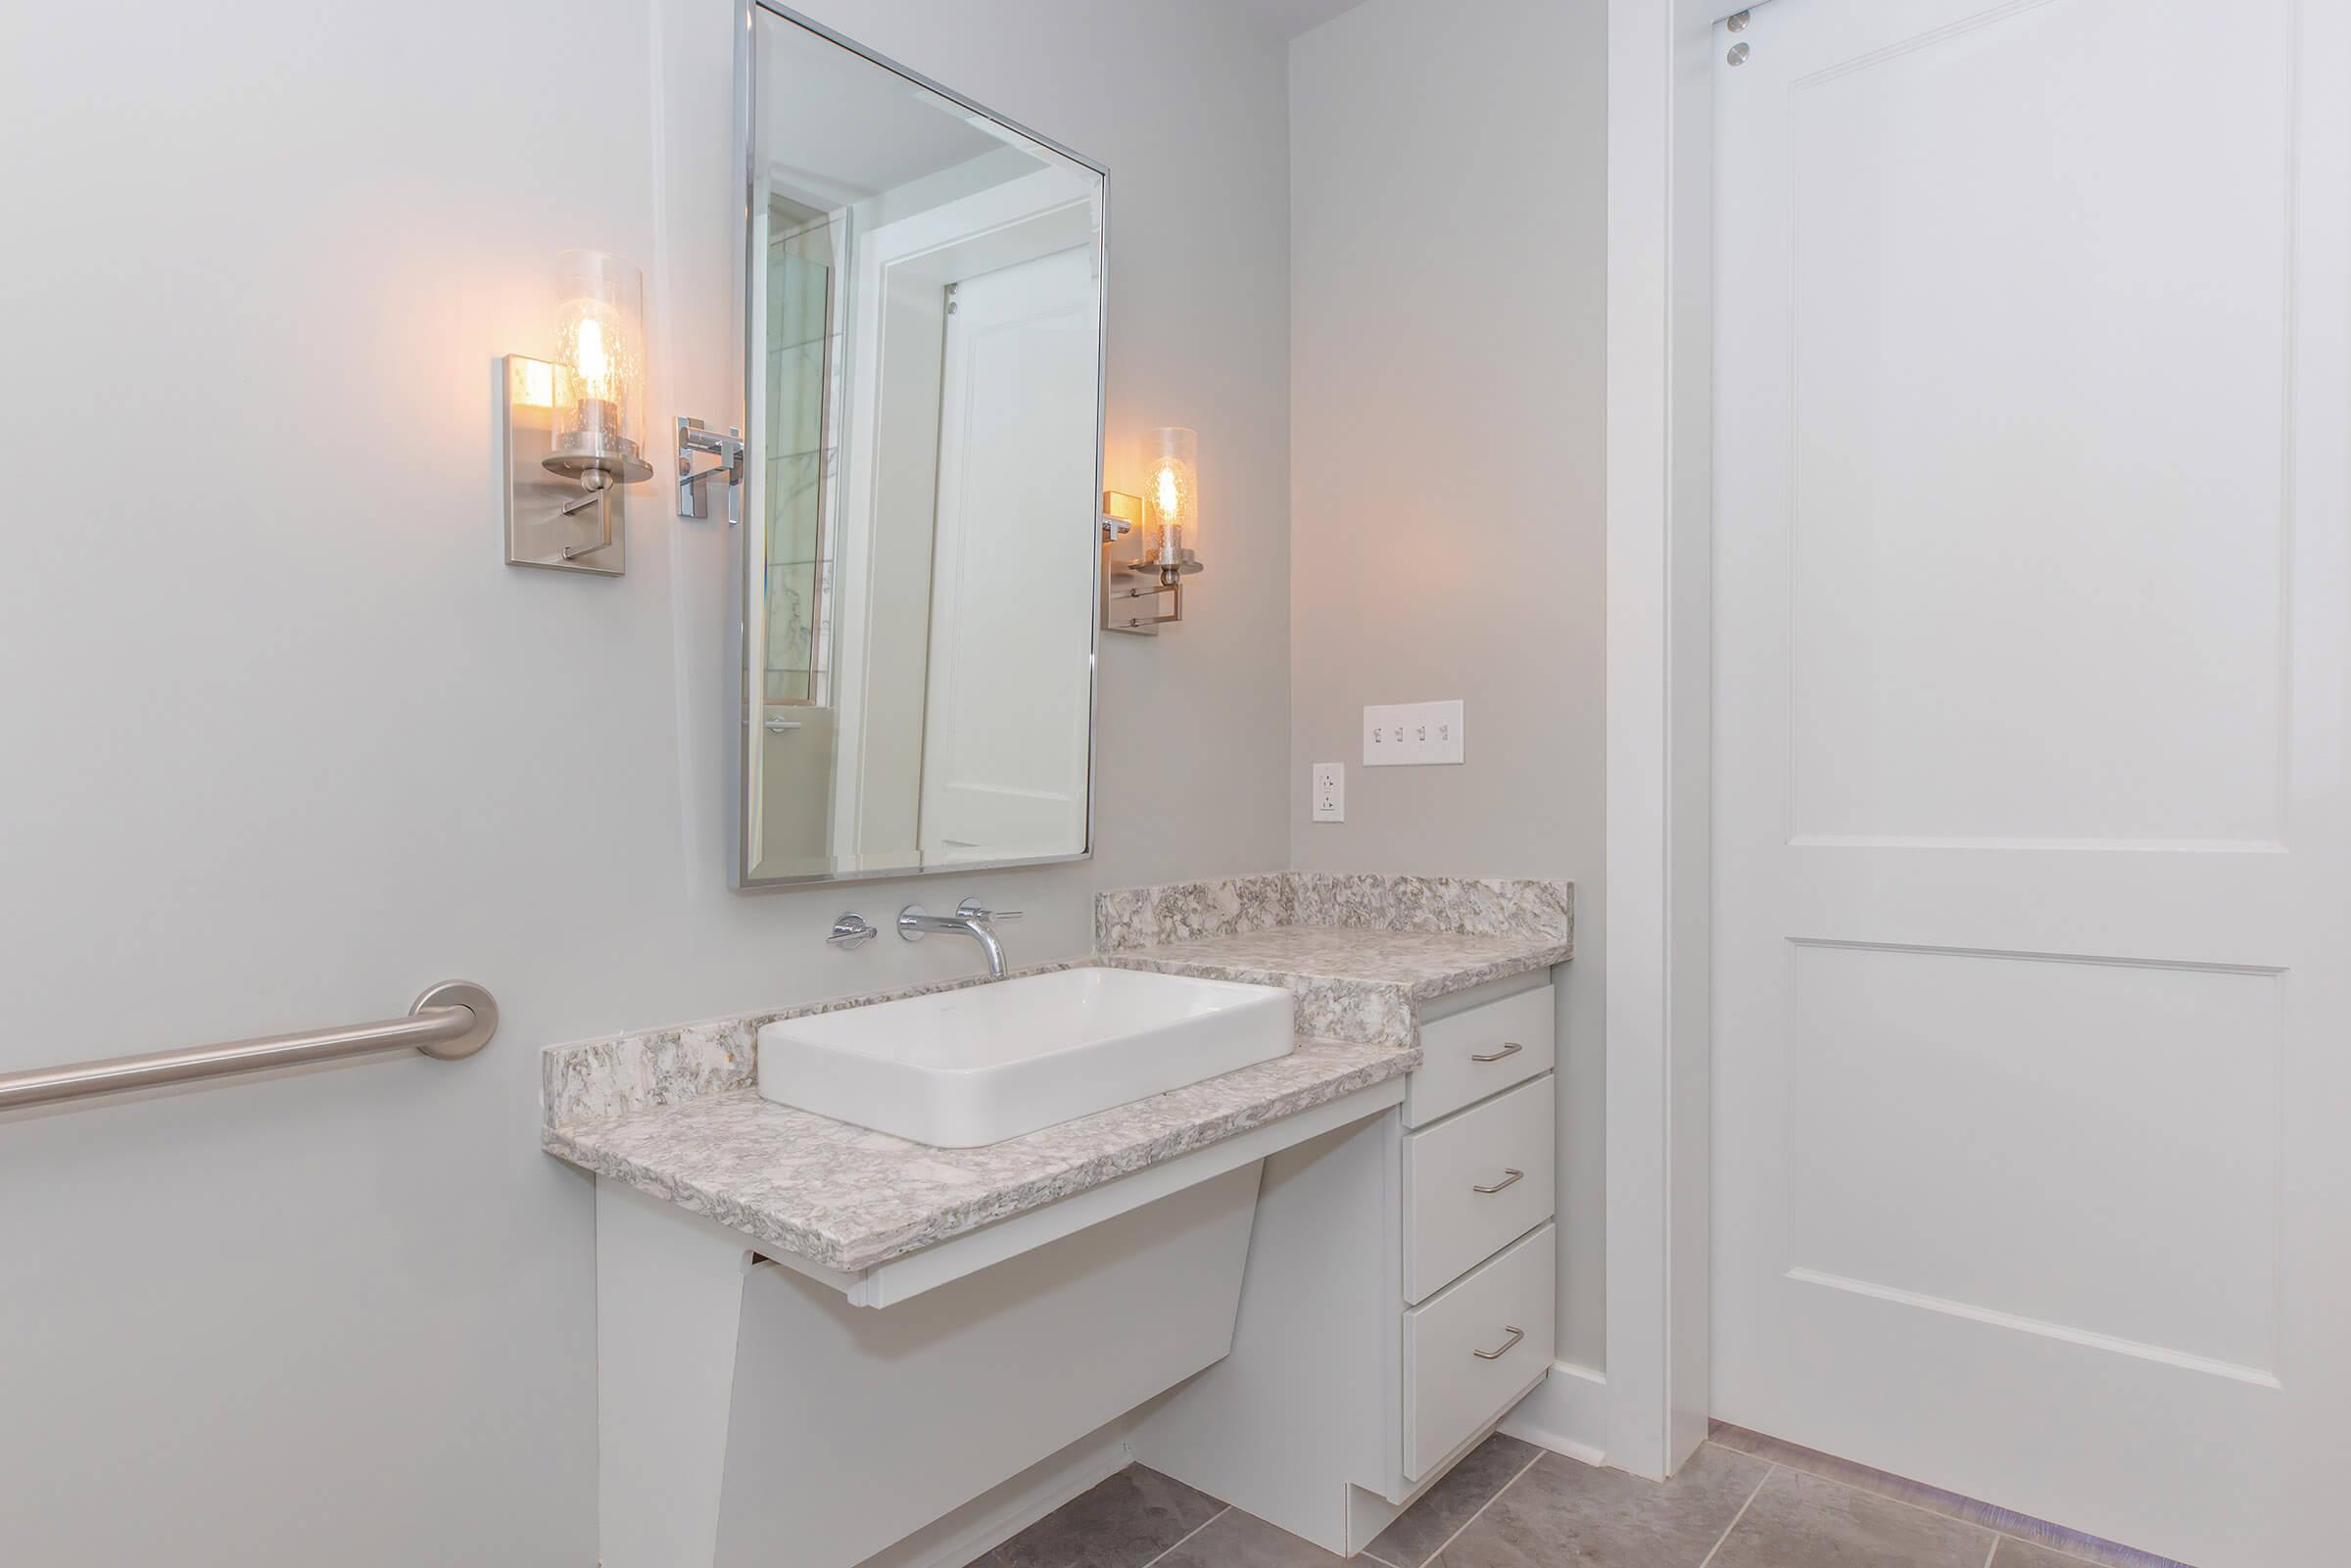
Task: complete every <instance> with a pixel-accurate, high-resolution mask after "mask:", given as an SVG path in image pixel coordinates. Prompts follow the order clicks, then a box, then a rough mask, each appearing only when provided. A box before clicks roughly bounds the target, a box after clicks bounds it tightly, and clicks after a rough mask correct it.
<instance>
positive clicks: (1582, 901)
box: [1286, 0, 1607, 1367]
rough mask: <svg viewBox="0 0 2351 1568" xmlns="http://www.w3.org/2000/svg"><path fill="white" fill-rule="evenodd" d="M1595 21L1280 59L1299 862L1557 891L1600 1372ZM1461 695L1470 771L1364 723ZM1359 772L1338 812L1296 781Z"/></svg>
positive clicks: (1499, 11)
mask: <svg viewBox="0 0 2351 1568" xmlns="http://www.w3.org/2000/svg"><path fill="white" fill-rule="evenodd" d="M1606 22H1607V19H1606V10H1605V6H1604V5H1603V3H1602V0H1564V3H1563V0H1463V3H1459V4H1454V5H1448V6H1443V7H1437V6H1431V5H1428V4H1425V3H1424V0H1369V3H1367V4H1366V5H1364V6H1362V7H1360V8H1359V9H1357V10H1354V11H1350V12H1348V13H1347V14H1346V15H1344V16H1341V17H1339V18H1338V19H1337V20H1335V21H1333V22H1330V23H1328V24H1324V25H1323V26H1321V27H1319V28H1317V29H1316V30H1314V31H1312V32H1309V33H1306V34H1304V35H1303V36H1301V37H1299V38H1297V39H1296V40H1294V41H1293V42H1292V44H1291V46H1290V182H1291V214H1292V215H1291V228H1290V253H1291V256H1290V260H1291V271H1292V276H1293V278H1294V279H1295V287H1294V291H1293V299H1292V308H1291V327H1290V331H1291V364H1290V375H1291V383H1290V409H1291V421H1292V446H1291V479H1290V484H1291V511H1292V515H1293V517H1294V519H1295V521H1294V523H1293V526H1292V528H1291V535H1290V541H1291V560H1290V574H1291V576H1290V582H1291V593H1290V613H1291V618H1292V620H1291V639H1290V659H1291V698H1290V700H1291V714H1292V727H1293V728H1292V738H1291V744H1290V774H1289V779H1288V782H1287V784H1286V798H1287V799H1288V801H1289V805H1290V823H1291V842H1292V862H1293V864H1295V865H1297V866H1299V867H1302V868H1305V869H1308V870H1361V871H1405V872H1443V873H1458V874H1463V875H1497V876H1539V877H1572V878H1574V879H1575V880H1576V959H1575V962H1574V964H1573V965H1571V966H1570V968H1569V975H1568V979H1567V982H1566V984H1565V986H1564V991H1563V1000H1562V1004H1561V1024H1562V1027H1563V1029H1564V1031H1565V1032H1564V1033H1563V1034H1562V1036H1561V1038H1562V1040H1563V1041H1564V1042H1565V1048H1564V1049H1563V1051H1562V1053H1561V1057H1560V1072H1559V1092H1560V1120H1559V1127H1560V1165H1559V1185H1560V1191H1559V1219H1560V1227H1559V1228H1560V1240H1561V1247H1560V1253H1559V1259H1560V1274H1561V1278H1560V1288H1559V1355H1560V1357H1561V1359H1563V1360H1567V1361H1571V1362H1576V1363H1579V1364H1583V1365H1587V1366H1592V1367H1599V1366H1601V1365H1602V1364H1603V1363H1604V1359H1605V1354H1606V1351H1605V1339H1604V1335H1605V1324H1604V1313H1605V1310H1606V1301H1605V1297H1604V1293H1603V1290H1602V1280H1603V1269H1604V1265H1605V1260H1606V1255H1605V1251H1604V1247H1603V1238H1602V1224H1603V1220H1604V1217H1605V1215H1604V1208H1603V1198H1604V1190H1603V1180H1604V1174H1605V1173H1604V1167H1603V1161H1602V1149H1603V1134H1604V1126H1603V1121H1602V1110H1603V1104H1602V1101H1603V1093H1602V1091H1603V1079H1602V1052H1601V1023H1602V1018H1601V959H1602V953H1603V940H1604V933H1603V930H1602V921H1601V909H1602V896H1603V886H1602V871H1603V851H1604V826H1605V824H1604V815H1603V805H1604V800H1603V782H1604V781H1603V768H1602V738H1603V736H1602V718H1603V680H1604V675H1605V652H1606V650H1605V646H1604V641H1603V632H1604V630H1605V628H1604V621H1603V616H1604V611H1605V605H1604V599H1603V592H1602V591H1603V588H1604V583H1603V574H1604V568H1605V553H1604V552H1605V546H1606V537H1605V534H1606V519H1605V517H1604V515H1603V509H1602V505H1603V499H1604V497H1603V488H1602V434H1603V432H1602V401H1603V393H1604V386H1603V379H1602V376H1603V328H1604V321H1603V316H1602V308H1603V301H1604V294H1603V287H1604V277H1605V267H1604V261H1605V257H1604V234H1603V228H1602V214H1603V211H1604V207H1603V203H1604V198H1605V188H1604V187H1605V179H1604V175H1605V169H1604V163H1603V157H1604V153H1603V137H1604V134H1605V129H1606V126H1605V113H1606V102H1605V91H1606V71H1607V60H1606ZM1444 697H1461V698H1463V700H1464V701H1465V702H1466V703H1467V711H1466V714H1465V723H1464V727H1463V734H1464V736H1465V750H1466V761H1465V762H1464V764H1463V766H1461V767H1458V768H1382V769H1376V770H1373V769H1366V768H1364V767H1362V766H1361V764H1362V761H1363V741H1362V728H1361V727H1362V712H1363V707H1364V705H1365V704H1366V703H1367V702H1409V701H1421V700H1427V699H1435V698H1444ZM1331 761H1336V762H1343V763H1345V764H1346V765H1347V821H1346V822H1345V823H1343V824H1337V825H1331V824H1316V823H1314V822H1312V821H1311V820H1310V814H1309V808H1308V800H1307V770H1308V768H1309V766H1310V765H1312V764H1313V763H1316V762H1331Z"/></svg>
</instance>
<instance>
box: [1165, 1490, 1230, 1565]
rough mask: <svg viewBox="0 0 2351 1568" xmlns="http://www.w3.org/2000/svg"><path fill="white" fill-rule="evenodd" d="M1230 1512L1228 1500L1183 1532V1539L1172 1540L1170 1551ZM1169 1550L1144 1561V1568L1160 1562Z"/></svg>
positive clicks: (1169, 1545) (1169, 1546)
mask: <svg viewBox="0 0 2351 1568" xmlns="http://www.w3.org/2000/svg"><path fill="white" fill-rule="evenodd" d="M1230 1512H1232V1504H1231V1503H1229V1502H1228V1503H1226V1504H1224V1506H1223V1507H1222V1508H1219V1509H1218V1510H1217V1511H1216V1512H1215V1513H1212V1514H1210V1515H1209V1516H1208V1517H1207V1518H1205V1519H1203V1520H1201V1521H1200V1522H1199V1523H1198V1524H1196V1525H1194V1526H1192V1528H1191V1529H1189V1530H1186V1531H1185V1532H1184V1533H1183V1537H1182V1540H1179V1541H1173V1542H1170V1543H1169V1544H1168V1551H1174V1550H1176V1548H1177V1547H1178V1546H1181V1545H1182V1544H1183V1543H1184V1542H1185V1541H1189V1540H1191V1539H1192V1537H1194V1536H1196V1535H1198V1534H1199V1533H1200V1532H1201V1531H1203V1530H1206V1529H1207V1528H1208V1527H1209V1526H1210V1525H1213V1524H1215V1523H1216V1522H1217V1521H1218V1520H1219V1519H1222V1518H1223V1517H1224V1516H1225V1515H1226V1514H1228V1513H1230ZM1168 1551H1163V1552H1161V1553H1159V1555H1158V1556H1155V1557H1153V1558H1152V1559H1151V1561H1150V1562H1146V1563H1144V1564H1143V1568H1151V1565H1152V1563H1156V1562H1158V1561H1159V1559H1160V1557H1165V1556H1166V1555H1167V1554H1168Z"/></svg>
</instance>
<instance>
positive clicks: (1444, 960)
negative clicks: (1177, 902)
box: [1101, 926, 1569, 1002]
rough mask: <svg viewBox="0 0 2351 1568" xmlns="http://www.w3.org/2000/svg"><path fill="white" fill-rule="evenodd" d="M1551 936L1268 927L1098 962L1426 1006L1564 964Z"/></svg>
mask: <svg viewBox="0 0 2351 1568" xmlns="http://www.w3.org/2000/svg"><path fill="white" fill-rule="evenodd" d="M1568 953H1569V944H1568V942H1567V941H1566V940H1565V939H1564V938H1561V937H1552V936H1540V935H1538V936H1468V935H1463V934H1459V933H1457V932H1453V931H1383V930H1366V929H1364V928H1363V927H1356V926H1271V927H1264V928H1263V929H1259V930H1252V931H1236V932H1234V933H1232V934H1230V935H1224V936H1202V937H1198V938H1195V939H1194V940H1191V941H1187V942H1168V943H1164V944H1162V945H1160V946H1157V947H1138V948H1131V949H1128V950H1127V951H1125V952H1119V953H1108V954H1105V955H1103V957H1102V960H1101V962H1103V963H1105V964H1114V965H1119V966H1123V967H1127V968H1132V969H1151V970H1157V971H1159V972H1160V973H1162V974H1190V975H1196V976H1198V977H1200V978H1202V979H1213V980H1249V981H1254V982H1257V983H1259V984H1275V985H1278V984H1280V983H1282V981H1283V980H1284V979H1286V978H1291V977H1296V978H1301V979H1321V980H1357V981H1361V982H1363V983H1365V984H1367V985H1384V986H1395V987H1400V988H1402V990H1403V991H1404V993H1405V995H1406V997H1407V999H1409V1000H1411V1001H1414V1002H1425V1001H1428V1000H1430V999H1431V998H1433V997H1439V996H1447V995H1450V994H1451V993H1453V992H1455V991H1465V990H1467V989H1468V988H1469V987H1471V986H1473V985H1483V984H1485V983H1486V982H1488V981H1489V980H1501V979H1508V978H1510V977H1511V975H1513V974H1525V973H1526V972H1527V971H1529V970H1538V969H1549V968H1551V967H1552V966H1553V965H1554V964H1564V963H1565V962H1567V957H1568Z"/></svg>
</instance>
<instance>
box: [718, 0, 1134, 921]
mask: <svg viewBox="0 0 2351 1568" xmlns="http://www.w3.org/2000/svg"><path fill="white" fill-rule="evenodd" d="M761 12H765V13H767V14H768V15H769V16H771V17H775V18H777V19H779V20H780V21H783V22H788V23H791V24H792V25H794V26H797V27H801V28H804V29H806V30H807V31H809V32H811V33H813V34H815V35H816V36H817V37H819V38H822V39H824V40H825V41H826V42H828V43H831V44H835V45H837V46H839V47H840V48H842V49H846V50H848V51H849V52H850V53H851V54H853V55H856V56H858V57H859V58H861V59H863V60H866V61H868V62H870V63H872V64H873V65H876V66H879V67H881V68H882V69H883V70H885V71H890V72H891V73H893V74H894V75H896V76H898V77H900V78H902V79H903V80H906V81H908V82H911V83H913V84H914V85H916V86H918V87H922V88H925V89H927V90H928V91H931V92H934V93H936V94H937V95H938V96H939V97H941V98H944V99H947V100H948V101H949V102H951V103H954V104H956V105H958V106H959V107H961V108H963V109H965V110H968V111H970V112H971V113H973V114H975V115H980V116H983V117H984V118H985V119H988V120H990V121H992V122H994V123H995V124H997V125H1000V126H1002V127H1004V128H1005V129H1006V130H1010V131H1012V132H1014V133H1016V134H1018V135H1021V136H1025V137H1027V138H1028V139H1029V140H1030V141H1032V142H1034V143H1035V144H1036V145H1037V146H1039V147H1042V148H1045V149H1047V150H1048V151H1050V152H1053V153H1056V154H1058V155H1059V156H1061V157H1063V158H1066V159H1068V160H1069V161H1070V162H1071V163H1073V164H1075V165H1077V166H1080V167H1081V168H1084V169H1087V170H1089V171H1090V172H1091V173H1093V174H1094V175H1095V176H1096V177H1097V178H1098V179H1099V180H1100V181H1101V184H1100V188H1099V195H1098V197H1097V202H1098V204H1099V211H1100V213H1101V227H1100V233H1099V234H1098V236H1097V238H1096V242H1095V244H1096V257H1097V260H1098V261H1099V274H1098V278H1097V282H1096V290H1095V294H1096V309H1097V318H1096V321H1095V329H1094V330H1095V339H1094V344H1095V348H1094V485H1093V489H1094V495H1095V496H1096V497H1097V498H1099V497H1100V495H1101V493H1102V490H1103V486H1104V479H1103V461H1102V443H1103V432H1104V428H1105V426H1104V420H1105V405H1106V404H1107V401H1108V396H1109V382H1110V170H1109V169H1107V168H1105V167H1103V166H1101V165H1100V164H1098V163H1096V162H1094V160H1092V159H1090V158H1087V157H1085V156H1084V155H1083V154H1081V153H1078V152H1074V151H1072V150H1071V149H1069V148H1067V147H1064V146H1063V145H1062V144H1061V143H1059V142H1057V141H1055V140H1053V139H1052V138H1051V137H1049V136H1040V135H1038V134H1037V133H1036V132H1035V131H1033V130H1031V129H1030V128H1029V127H1028V126H1026V125H1024V124H1022V123H1020V122H1019V121H1018V120H1015V119H1009V118H1007V117H1006V116H1003V115H999V114H997V113H996V112H995V111H994V110H992V109H989V108H988V107H987V106H986V105H984V104H981V103H976V102H974V101H973V100H972V99H970V98H967V97H965V96H964V95H963V94H961V93H959V92H957V91H955V90H954V89H953V88H952V87H948V86H945V85H943V84H942V83H939V82H936V81H934V80H932V79H931V78H930V77H928V76H926V75H924V74H923V73H922V72H920V71H910V70H908V69H907V68H906V67H904V66H901V65H899V64H898V63H897V62H896V61H894V60H891V59H889V58H888V56H885V55H880V54H877V53H875V52H874V51H873V50H871V49H868V48H866V47H865V46H864V45H863V44H860V43H858V42H856V41H855V40H854V39H851V38H845V37H843V36H841V35H840V33H838V32H836V31H834V30H833V29H832V28H830V27H828V26H826V25H825V24H822V23H820V22H816V21H813V20H811V19H810V18H808V17H805V16H802V15H801V14H800V13H798V12H796V11H793V10H792V9H790V8H789V7H786V6H782V5H777V4H775V3H774V0H741V4H740V8H739V10H738V12H737V21H738V24H739V27H738V32H737V35H736V43H735V144H736V154H737V165H736V176H737V179H736V189H737V192H738V194H739V196H740V199H741V200H740V208H739V214H738V221H739V222H740V223H741V224H742V227H743V233H742V243H741V244H740V245H739V246H737V247H736V248H735V258H736V261H735V264H736V265H737V267H738V268H740V272H739V275H738V279H737V281H738V285H739V286H738V287H737V289H736V290H735V305H736V312H735V321H734V327H733V330H734V335H735V337H736V338H737V340H738V341H739V342H740V343H741V346H742V350H743V374H744V379H743V384H742V386H741V387H740V388H739V389H738V399H739V401H738V404H737V411H736V415H735V418H734V420H733V421H732V422H733V423H735V424H737V425H738V426H742V427H744V429H745V436H744V440H745V442H746V443H748V442H749V441H750V440H751V437H750V435H749V433H748V428H747V419H748V416H749V410H750V407H751V380H752V377H754V376H755V375H756V374H757V373H758V356H757V355H756V354H755V353H754V349H753V345H752V344H751V342H750V339H749V332H750V322H751V320H752V319H753V310H752V302H751V291H752V290H753V289H754V288H756V287H757V286H758V279H759V276H760V269H759V267H758V266H757V265H756V264H755V263H756V261H757V260H758V259H757V258H755V257H753V256H752V255H751V244H752V236H753V228H752V224H751V211H752V206H753V204H754V203H755V202H756V201H757V200H758V190H759V180H758V167H757V159H758V148H759V136H758V104H757V101H756V83H757V80H758V73H757V71H756V64H757V60H756V56H757V51H758V30H759V29H758V14H759V13H761ZM747 457H748V459H749V460H753V461H760V462H764V461H765V460H766V453H764V452H749V453H747ZM740 512H741V508H740V507H737V508H736V513H737V515H734V516H730V518H729V519H728V522H727V524H726V527H727V528H728V531H729V532H728V539H727V602H728V614H729V621H730V624H729V626H728V642H729V646H730V647H731V648H732V649H733V656H732V658H731V659H730V661H729V662H730V666H731V673H730V676H729V681H728V693H727V695H728V704H727V712H728V714H729V723H728V737H729V744H728V762H729V765H730V767H729V777H730V790H731V799H732V809H733V811H734V815H735V854H734V857H733V859H734V864H733V866H732V867H731V868H730V876H729V883H730V885H732V886H733V887H734V888H736V889H737V890H738V891H741V892H775V891H782V890H787V889H791V888H796V887H809V886H819V885H823V884H826V883H832V882H865V881H892V880H904V879H909V878H916V877H935V876H938V875H941V874H943V873H948V872H955V873H965V872H987V871H1003V870H1007V869H1010V868H1013V867H1020V866H1059V865H1067V864H1070V863H1072V862H1076V861H1081V860H1090V859H1092V858H1093V854H1094V834H1095V831H1096V826H1095V825H1096V824H1097V822H1098V821H1099V820H1100V818H1099V810H1098V806H1097V803H1096V801H1095V798H1094V790H1095V786H1096V784H1098V783H1099V781H1100V777H1101V769H1100V766H1099V763H1098V760H1097V758H1098V753H1099V749H1100V746H1101V718H1102V633H1101V624H1100V623H1101V616H1100V615H1099V614H1097V613H1093V606H1092V605H1091V604H1090V602H1089V605H1088V614H1087V617H1086V620H1087V638H1086V650H1085V657H1086V737H1085V836H1084V841H1083V843H1082V844H1081V845H1080V847H1079V848H1078V849H1077V850H1076V851H1075V852H1074V853H1071V854H1064V855H1032V856H1027V857H1020V858H1013V859H1006V860H957V861H951V862H946V863H942V864H940V865H936V866H911V867H905V866H897V867H887V868H881V869H877V870H872V871H864V870H851V871H835V872H808V873H800V874H796V875H792V876H785V877H760V876H757V875H755V873H754V869H753V868H754V865H755V862H754V861H753V860H752V858H751V856H752V849H753V847H754V846H753V845H752V843H751V810H750V793H749V791H750V784H751V775H750V757H749V755H748V742H749V738H750V728H751V720H750V714H751V712H752V708H751V705H750V701H749V698H750V691H749V681H750V668H751V655H752V649H751V646H750V627H749V624H748V622H747V620H746V619H745V617H744V605H745V604H746V603H747V602H748V600H747V596H746V595H747V594H748V589H749V585H748V583H747V581H746V576H747V574H746V572H745V569H744V568H745V556H746V551H745V549H744V532H743V530H744V526H746V525H745V524H744V522H743V520H742V518H741V516H740ZM1081 522H1082V527H1080V529H1078V530H1077V531H1076V532H1075V533H1074V535H1073V538H1072V542H1071V547H1072V548H1073V549H1082V550H1084V551H1085V558H1086V561H1087V563H1088V571H1089V573H1094V572H1096V571H1097V570H1098V568H1097V565H1096V562H1097V557H1098V556H1099V553H1100V549H1101V527H1100V519H1099V518H1098V517H1097V516H1095V515H1092V512H1091V510H1090V509H1089V512H1088V514H1087V515H1086V516H1085V517H1083V518H1082V519H1081Z"/></svg>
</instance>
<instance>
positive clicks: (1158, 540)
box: [1143, 426, 1200, 561]
mask: <svg viewBox="0 0 2351 1568" xmlns="http://www.w3.org/2000/svg"><path fill="white" fill-rule="evenodd" d="M1144 456H1145V467H1144V470H1143V526H1144V529H1145V531H1146V532H1145V536H1144V537H1145V540H1146V542H1147V544H1148V545H1149V546H1150V548H1151V549H1152V551H1153V552H1154V553H1155V554H1156V555H1157V556H1158V557H1159V559H1160V560H1162V561H1172V560H1176V559H1178V558H1180V555H1179V552H1181V551H1185V550H1193V549H1197V548H1199V546H1200V437H1199V434H1198V433H1197V432H1196V431H1191V430H1185V429H1183V428H1182V427H1180V426H1170V427H1168V428H1167V429H1164V430H1154V431H1152V432H1151V434H1150V435H1149V436H1148V437H1146V438H1145V440H1144Z"/></svg>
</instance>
